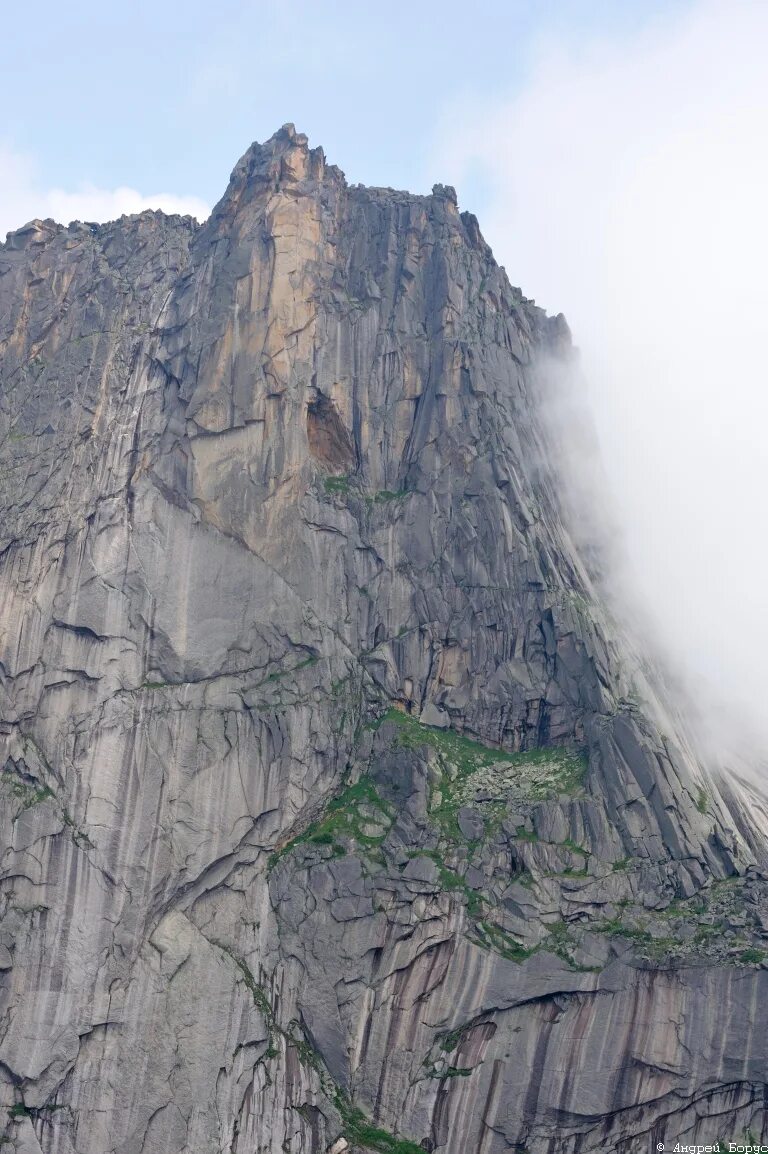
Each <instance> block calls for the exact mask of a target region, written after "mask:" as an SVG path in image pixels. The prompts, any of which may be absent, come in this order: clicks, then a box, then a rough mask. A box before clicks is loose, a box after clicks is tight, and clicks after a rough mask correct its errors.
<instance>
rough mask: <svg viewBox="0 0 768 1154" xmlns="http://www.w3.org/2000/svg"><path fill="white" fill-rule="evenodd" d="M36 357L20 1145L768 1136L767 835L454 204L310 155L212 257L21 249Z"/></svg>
mask: <svg viewBox="0 0 768 1154" xmlns="http://www.w3.org/2000/svg"><path fill="white" fill-rule="evenodd" d="M0 356H1V357H2V361H1V362H0V382H1V384H2V389H1V391H0V499H1V500H2V505H3V516H2V520H0V535H1V540H0V549H2V554H1V555H0V590H1V591H2V601H1V606H2V607H1V609H0V662H1V663H2V664H1V665H0V674H1V675H2V709H1V716H2V737H1V738H0V740H2V743H3V751H2V755H1V756H0V764H2V765H3V766H4V769H3V773H2V777H1V778H0V782H1V783H2V794H1V795H0V802H1V808H0V815H1V816H2V843H1V844H2V847H3V856H2V859H0V867H1V868H2V874H0V914H1V915H2V921H0V964H2V966H3V969H2V973H0V979H1V980H2V984H1V986H0V998H1V1000H2V1009H1V1011H0V1084H2V1093H3V1098H2V1102H3V1104H4V1105H5V1106H6V1110H5V1111H4V1112H3V1117H4V1119H7V1122H6V1123H5V1125H6V1128H7V1134H8V1136H9V1137H10V1138H12V1139H13V1141H15V1142H16V1143H17V1148H18V1149H21V1150H22V1151H24V1152H25V1154H29V1152H34V1154H40V1152H42V1154H65V1152H66V1154H74V1152H77V1154H105V1152H107V1151H109V1152H112V1151H114V1152H115V1154H118V1152H119V1154H161V1152H162V1154H170V1152H182V1151H185V1152H195V1154H196V1152H198V1151H199V1152H201V1154H202V1152H203V1151H205V1152H206V1154H208V1152H210V1151H214V1150H216V1151H222V1152H223V1151H227V1152H230V1154H235V1152H237V1154H246V1152H247V1154H252V1152H256V1151H258V1152H262V1154H278V1152H280V1151H289V1152H290V1154H319V1152H321V1151H322V1152H325V1151H327V1150H329V1149H331V1150H333V1151H334V1154H340V1152H341V1151H343V1150H346V1149H348V1148H349V1149H356V1150H379V1151H385V1152H389V1154H408V1152H409V1151H414V1150H418V1149H422V1150H429V1151H440V1152H442V1154H464V1152H469V1151H472V1152H475V1151H476V1152H477V1154H497V1152H500V1151H505V1150H529V1151H532V1152H536V1154H538V1152H539V1151H542V1152H543V1151H547V1152H551V1154H554V1152H566V1151H567V1152H572V1151H573V1152H575V1151H597V1150H601V1151H602V1150H607V1149H617V1150H622V1151H634V1150H638V1151H640V1150H642V1151H645V1150H647V1148H648V1141H649V1138H650V1137H652V1139H653V1140H654V1142H655V1141H665V1140H675V1139H677V1138H690V1139H691V1140H700V1141H706V1140H709V1141H712V1140H714V1139H715V1138H717V1137H718V1136H721V1137H730V1136H731V1135H732V1134H735V1133H738V1132H740V1131H741V1130H744V1129H745V1128H748V1127H750V1128H751V1129H752V1131H753V1132H754V1133H756V1134H757V1133H760V1134H763V1135H765V1134H766V1132H767V1131H766V1118H765V1107H764V1091H765V1069H766V1045H767V1043H766V1033H767V1032H766V1029H765V1025H764V1023H763V1021H762V1019H763V1017H764V1016H765V1014H766V1010H765V1009H764V1008H763V1007H765V1005H766V996H765V995H766V992H767V983H768V979H767V978H766V976H765V971H764V970H763V969H762V966H761V962H762V959H763V957H764V956H766V955H764V952H763V945H762V944H761V942H762V940H763V937H764V931H763V927H764V926H765V927H768V920H767V919H768V891H766V889H765V883H764V876H763V872H762V865H763V860H764V840H763V837H762V834H761V833H760V832H759V830H760V829H761V828H765V825H764V817H763V814H762V811H761V809H760V805H761V802H760V799H759V798H757V797H754V796H750V795H749V793H748V791H747V789H746V787H743V786H739V787H738V788H736V786H733V785H732V786H730V787H726V785H725V784H724V783H718V782H717V781H716V780H715V779H714V778H713V777H711V776H710V775H707V774H706V773H705V771H704V769H703V767H702V766H701V765H699V764H698V763H697V761H696V759H695V758H694V757H693V755H692V753H691V752H690V749H689V747H688V744H687V741H686V738H685V734H684V732H683V730H682V728H681V727H680V726H679V725H678V723H677V722H676V721H675V720H674V717H673V714H672V712H671V710H670V709H669V708H668V707H667V706H665V704H664V703H660V702H659V701H658V700H657V699H656V697H655V691H654V689H653V687H648V686H645V687H639V686H638V683H637V678H636V676H635V673H634V672H633V670H634V668H635V667H634V664H633V661H632V658H631V655H630V652H629V649H628V647H627V645H626V643H625V641H624V640H623V638H622V636H621V634H620V632H619V630H618V629H617V627H616V626H615V625H614V624H613V623H612V622H611V621H610V619H609V618H608V615H607V614H606V613H605V611H604V609H603V608H602V607H601V604H600V598H599V596H598V594H597V593H596V591H595V586H594V583H593V580H592V578H591V576H590V573H589V571H588V568H587V566H586V565H585V563H584V561H583V560H582V559H581V557H580V554H579V549H578V547H577V545H576V544H575V543H574V540H573V537H572V533H571V532H570V530H569V526H568V517H567V514H566V504H565V499H564V495H563V492H562V477H561V476H560V474H559V471H558V468H557V461H556V459H555V454H554V449H553V443H552V437H551V433H550V431H549V430H548V428H547V423H546V421H545V419H544V417H543V407H544V404H545V400H546V371H545V366H546V364H547V363H548V362H550V361H559V362H563V363H567V361H568V359H569V356H570V338H569V335H568V331H567V328H566V326H565V323H564V322H563V320H562V318H555V319H550V318H547V317H546V315H545V314H544V313H543V312H542V311H541V310H540V309H538V308H536V307H535V306H534V305H532V304H531V303H530V302H528V301H526V300H525V299H524V297H523V296H522V295H521V293H520V292H519V291H518V290H516V289H513V288H511V287H510V285H509V283H508V281H507V278H506V275H505V274H504V272H503V270H501V269H499V267H498V266H497V265H496V264H495V262H494V260H493V257H492V254H491V253H490V250H489V249H488V247H487V245H486V244H485V242H484V241H483V239H482V237H481V235H480V232H479V229H478V226H477V223H476V221H475V220H474V218H473V217H472V216H470V215H469V214H466V213H465V214H460V213H459V212H458V209H457V206H456V200H455V195H454V194H453V191H452V190H451V189H448V188H443V187H441V186H436V188H435V189H434V190H433V194H432V195H431V196H428V197H418V196H411V195H409V194H406V193H400V192H394V191H392V190H390V189H367V188H362V187H359V186H358V187H349V186H347V184H346V182H345V180H344V177H343V175H342V174H341V172H340V171H339V170H338V169H336V168H334V167H332V166H329V165H327V164H326V162H325V158H324V156H323V154H322V151H321V150H320V149H314V150H310V149H309V148H308V145H307V141H306V138H305V137H303V136H301V135H299V134H297V133H296V132H295V131H294V130H293V128H292V127H291V126H285V128H283V129H282V130H281V131H280V132H278V133H277V134H276V135H275V136H274V137H273V138H272V139H271V140H270V141H268V142H267V143H266V144H264V145H257V144H256V145H253V146H252V148H251V149H249V151H248V152H247V153H246V155H245V156H244V157H243V159H242V160H241V161H240V162H239V164H238V165H237V167H236V168H235V170H234V172H233V174H232V178H231V180H230V184H229V187H228V189H227V192H226V193H225V195H224V197H223V199H222V200H221V202H220V203H219V205H218V206H217V208H216V209H215V210H214V213H213V215H212V216H211V218H210V219H209V221H208V222H207V223H206V224H205V225H203V226H202V227H200V226H198V225H197V224H196V223H195V222H193V221H191V220H190V219H188V218H179V217H166V216H163V215H162V214H160V213H144V214H142V215H141V216H138V217H132V218H123V219H122V220H120V221H118V222H115V223H113V224H108V225H99V226H96V225H72V226H70V227H69V228H63V227H62V226H60V225H56V224H54V223H53V222H50V221H48V222H40V221H37V222H32V224H31V225H29V226H27V227H26V228H25V229H22V230H20V231H19V232H17V233H14V234H11V235H10V236H9V239H8V242H7V244H6V245H5V246H4V247H2V248H1V249H0ZM640 688H642V694H641V695H640V696H638V691H639V689H640Z"/></svg>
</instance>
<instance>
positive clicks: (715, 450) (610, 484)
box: [436, 2, 768, 749]
mask: <svg viewBox="0 0 768 1154" xmlns="http://www.w3.org/2000/svg"><path fill="white" fill-rule="evenodd" d="M766 43H768V7H766V6H765V5H763V4H751V3H744V2H742V3H733V2H729V3H702V4H697V5H694V6H689V7H688V8H687V9H686V10H685V12H684V13H683V14H679V13H678V14H677V15H676V16H675V17H674V18H670V19H667V20H665V21H663V22H659V23H657V24H655V25H654V26H653V27H652V28H651V29H650V30H649V31H647V32H646V34H645V35H644V36H642V37H637V36H635V37H634V38H633V39H632V40H631V41H629V40H627V41H624V42H617V41H610V42H609V41H599V42H598V41H592V42H582V43H581V44H579V45H578V46H576V47H574V45H573V42H572V39H571V42H570V43H569V44H568V46H567V47H566V46H564V45H561V44H556V43H548V44H542V45H540V49H539V54H538V57H537V62H536V64H535V67H534V68H533V70H532V72H531V74H530V76H529V79H528V82H527V84H526V85H525V86H524V88H523V89H522V91H520V92H519V93H517V94H516V95H515V96H513V97H511V98H510V99H508V100H507V101H505V102H504V101H502V102H499V101H498V99H497V100H494V101H492V102H489V103H488V104H487V105H486V104H484V103H483V102H480V101H474V102H473V101H472V100H471V99H470V100H467V99H465V100H463V101H462V103H461V105H460V106H459V105H456V106H454V107H452V108H451V109H450V111H449V113H448V115H447V116H446V121H445V127H444V131H443V133H442V136H441V140H440V143H439V147H438V149H437V152H438V155H437V157H436V167H438V166H439V168H440V171H442V172H443V173H445V177H446V179H450V178H452V179H453V180H454V181H455V183H456V184H457V185H458V187H459V190H460V192H461V188H462V185H463V184H468V185H469V184H473V183H474V184H476V185H480V186H483V187H485V188H486V189H487V190H488V197H489V203H488V204H486V205H485V207H482V206H474V205H472V204H465V207H469V208H474V207H478V208H479V209H480V211H481V213H482V220H483V225H484V231H485V234H486V237H487V239H488V240H489V242H490V243H491V244H492V246H493V248H494V251H495V253H496V255H497V258H498V259H499V260H500V261H501V262H502V263H504V264H505V265H506V266H507V269H508V271H509V274H510V278H511V280H512V281H513V283H514V284H520V285H521V287H522V288H523V291H524V292H526V294H527V295H529V296H533V297H535V298H536V299H537V301H538V303H539V304H541V305H543V306H544V307H545V308H547V310H548V311H550V312H558V311H563V312H565V314H566V316H567V318H568V321H569V324H570V326H571V328H572V330H573V333H574V339H575V341H576V344H577V345H579V346H580V349H581V369H582V372H583V374H584V377H585V378H586V379H587V381H588V382H589V394H590V403H591V407H592V411H593V414H594V419H595V422H596V426H597V431H598V436H599V441H600V446H601V453H602V459H603V467H604V470H605V477H606V481H605V485H606V489H607V493H606V494H605V496H606V498H607V501H608V506H609V507H612V508H613V516H614V519H618V521H619V522H620V524H621V527H622V533H623V547H622V550H618V551H617V553H616V556H615V557H614V561H616V558H617V557H618V559H619V560H618V564H617V567H616V568H615V570H614V576H615V582H616V589H617V590H619V591H620V592H621V594H622V597H623V600H624V609H625V614H626V616H627V617H628V618H629V619H630V620H629V624H630V627H631V626H633V625H634V627H635V628H636V631H638V632H640V633H647V632H649V630H650V633H651V634H655V641H658V640H659V639H660V640H661V644H662V646H663V647H665V648H666V649H667V650H668V651H669V652H670V653H671V654H672V655H673V658H674V662H676V663H679V664H680V666H681V668H682V669H684V670H685V671H686V676H687V681H688V687H689V691H690V692H691V695H692V697H693V699H694V702H695V705H696V707H697V708H698V711H699V713H700V716H701V718H703V719H706V725H707V728H708V732H709V735H710V737H713V736H714V737H716V738H717V744H718V746H719V747H720V748H721V749H722V748H728V749H730V748H732V747H733V746H734V745H736V744H741V745H744V744H745V743H746V744H748V745H750V746H753V747H761V746H763V745H766V746H768V710H767V709H766V707H765V697H766V680H767V674H766V655H767V654H768V581H766V570H767V569H768V538H767V536H766V517H765V513H764V501H765V496H764V491H765V484H766V473H767V472H768V468H767V466H768V443H767V442H768V429H767V427H766V426H767V425H768V421H767V420H766V418H767V417H768V389H767V388H766V384H767V383H768V382H766V369H765V360H764V347H765V341H766V329H767V328H768V277H767V274H766V269H768V225H767V224H766V207H765V206H766V204H768V159H767V158H766V151H765V140H766V137H767V135H768V131H767V130H768V72H766V69H765V60H764V55H765V54H764V47H765V44H766ZM464 200H465V201H466V198H464ZM588 458H589V454H588V453H586V452H585V456H584V468H585V470H587V471H589V472H590V474H591V475H592V477H593V480H594V475H595V465H594V462H593V461H591V460H589V459H588ZM573 467H575V470H576V473H578V461H576V462H575V463H574V462H571V464H570V465H569V468H573ZM598 489H599V485H598V486H593V489H592V492H593V494H597V492H598ZM575 491H576V493H577V494H578V486H577V487H576V489H575ZM594 499H595V500H597V499H598V498H597V497H595V498H594ZM587 503H589V502H587ZM583 515H584V516H591V515H592V513H591V510H589V509H587V508H586V507H585V508H584V509H583ZM638 597H639V598H640V600H641V602H644V603H645V604H646V605H648V606H649V607H650V612H651V615H652V619H653V622H654V625H653V626H652V627H649V625H648V621H647V620H646V619H645V618H644V617H643V613H642V611H641V610H639V609H638V600H637V598H638Z"/></svg>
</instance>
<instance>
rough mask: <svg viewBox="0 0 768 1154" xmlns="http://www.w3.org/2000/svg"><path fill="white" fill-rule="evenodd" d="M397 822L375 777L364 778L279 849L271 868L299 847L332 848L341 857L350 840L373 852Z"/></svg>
mask: <svg viewBox="0 0 768 1154" xmlns="http://www.w3.org/2000/svg"><path fill="white" fill-rule="evenodd" d="M393 820H394V817H393V812H392V807H391V806H389V805H388V804H387V803H386V802H384V801H382V799H381V797H380V796H379V793H378V791H377V789H376V786H375V785H374V783H373V781H372V780H371V778H370V777H367V776H364V777H361V778H360V780H359V781H358V782H356V783H355V785H350V786H347V788H346V789H345V790H344V791H343V793H341V794H339V796H338V797H335V798H334V799H333V800H332V801H331V802H329V804H328V806H327V807H326V810H325V813H324V814H323V816H322V817H320V818H318V820H317V821H315V822H312V824H311V825H310V826H308V827H307V828H306V829H305V830H304V832H303V833H300V834H299V835H298V836H297V837H295V838H293V839H292V840H291V841H289V842H288V843H287V844H286V845H284V846H283V847H282V848H281V849H279V850H276V851H275V852H274V853H273V854H272V856H271V858H270V862H269V868H270V869H274V867H275V865H276V864H277V862H278V861H279V860H280V858H281V857H284V856H285V854H287V853H290V852H291V851H292V850H294V849H296V847H297V846H299V845H318V846H331V847H332V849H333V852H334V853H335V854H336V855H337V856H342V855H343V854H344V853H346V849H345V845H344V843H345V842H348V841H349V840H352V841H354V843H355V844H356V845H357V846H359V847H361V848H363V849H366V850H368V851H369V852H370V851H373V850H377V849H378V848H379V846H380V845H381V843H382V841H383V840H384V838H385V837H386V836H387V833H388V832H389V829H390V826H391V825H392V822H393Z"/></svg>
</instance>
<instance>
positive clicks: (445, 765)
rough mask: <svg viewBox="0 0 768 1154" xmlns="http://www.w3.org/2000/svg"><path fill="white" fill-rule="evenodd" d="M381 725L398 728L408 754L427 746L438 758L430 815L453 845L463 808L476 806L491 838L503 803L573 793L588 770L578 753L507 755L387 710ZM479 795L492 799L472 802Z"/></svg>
mask: <svg viewBox="0 0 768 1154" xmlns="http://www.w3.org/2000/svg"><path fill="white" fill-rule="evenodd" d="M385 720H386V721H393V722H394V723H395V724H396V725H397V726H398V728H399V734H398V739H397V740H398V744H399V745H401V746H403V747H405V748H411V749H418V748H421V747H422V746H424V745H428V746H431V748H432V749H434V750H435V751H436V753H437V754H438V758H439V762H440V767H441V771H442V772H441V779H440V783H439V787H438V788H436V789H434V790H433V793H432V799H431V805H430V814H431V817H432V818H433V820H434V821H435V822H436V823H437V824H438V825H439V826H440V827H441V829H442V831H443V833H444V834H446V835H447V836H448V837H450V838H451V839H452V840H457V839H459V838H460V837H461V834H460V831H459V826H458V821H457V815H458V811H459V810H460V809H461V807H462V806H464V805H478V807H479V808H480V809H481V812H482V813H483V815H484V817H486V819H487V825H488V830H487V832H488V833H490V832H492V831H493V829H494V828H496V827H497V825H498V823H499V822H500V821H501V819H502V818H503V816H504V802H506V801H507V800H517V801H543V800H547V799H549V798H552V797H558V796H559V795H561V794H568V795H573V794H576V793H578V791H579V790H580V789H581V788H582V786H583V782H584V775H585V773H586V770H587V760H586V757H585V756H584V755H583V754H580V753H575V752H573V751H571V750H568V749H560V748H553V749H533V750H529V751H527V752H525V753H508V752H507V751H506V750H503V749H494V748H492V747H491V746H487V745H483V744H482V743H481V742H479V741H473V740H472V739H471V738H469V737H465V736H464V735H463V734H460V733H455V732H454V731H453V730H450V729H432V728H431V727H429V726H425V725H422V724H421V722H420V721H419V720H418V719H417V718H415V717H411V716H409V715H408V714H406V713H403V712H401V711H400V710H399V709H390V710H388V711H387V713H386V715H385ZM478 791H482V792H483V793H486V794H488V795H489V796H490V797H491V798H494V799H497V800H494V801H491V802H483V803H476V802H475V801H474V797H475V794H476V793H478ZM501 799H503V801H502V800H501Z"/></svg>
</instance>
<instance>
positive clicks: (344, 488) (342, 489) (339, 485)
mask: <svg viewBox="0 0 768 1154" xmlns="http://www.w3.org/2000/svg"><path fill="white" fill-rule="evenodd" d="M323 483H324V485H325V491H326V493H348V492H349V490H350V487H351V486H350V483H349V477H326V478H325V481H324V482H323Z"/></svg>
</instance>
